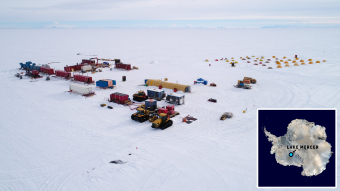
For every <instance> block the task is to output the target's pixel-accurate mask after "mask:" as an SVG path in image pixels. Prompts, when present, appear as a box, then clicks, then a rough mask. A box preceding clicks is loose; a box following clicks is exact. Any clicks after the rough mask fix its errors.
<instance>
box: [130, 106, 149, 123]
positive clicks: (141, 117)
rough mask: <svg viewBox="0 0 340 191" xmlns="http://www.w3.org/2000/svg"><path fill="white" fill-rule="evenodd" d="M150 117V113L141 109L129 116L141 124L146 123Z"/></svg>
mask: <svg viewBox="0 0 340 191" xmlns="http://www.w3.org/2000/svg"><path fill="white" fill-rule="evenodd" d="M149 116H150V111H149V110H147V109H143V108H137V112H136V113H134V114H132V115H131V119H132V120H135V121H139V122H141V123H143V122H144V121H147V120H148V119H149Z"/></svg>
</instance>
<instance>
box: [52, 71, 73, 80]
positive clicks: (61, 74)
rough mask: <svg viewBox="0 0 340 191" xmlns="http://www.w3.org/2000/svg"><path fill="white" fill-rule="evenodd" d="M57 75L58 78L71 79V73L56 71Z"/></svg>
mask: <svg viewBox="0 0 340 191" xmlns="http://www.w3.org/2000/svg"><path fill="white" fill-rule="evenodd" d="M55 75H56V76H60V77H64V78H71V75H72V74H71V72H65V71H61V70H57V71H55Z"/></svg>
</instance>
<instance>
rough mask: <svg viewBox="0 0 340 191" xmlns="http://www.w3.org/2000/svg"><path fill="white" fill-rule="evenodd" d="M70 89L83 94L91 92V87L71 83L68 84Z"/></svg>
mask: <svg viewBox="0 0 340 191" xmlns="http://www.w3.org/2000/svg"><path fill="white" fill-rule="evenodd" d="M70 91H72V92H77V93H80V94H83V95H84V94H90V93H92V87H91V86H85V85H81V84H76V83H72V84H70Z"/></svg>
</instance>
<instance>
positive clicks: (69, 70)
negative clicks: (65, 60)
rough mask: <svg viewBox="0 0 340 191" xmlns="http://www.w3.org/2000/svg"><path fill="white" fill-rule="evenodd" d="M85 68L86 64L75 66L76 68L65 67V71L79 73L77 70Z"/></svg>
mask: <svg viewBox="0 0 340 191" xmlns="http://www.w3.org/2000/svg"><path fill="white" fill-rule="evenodd" d="M82 66H84V64H79V65H74V66H65V67H64V70H65V71H66V72H72V69H73V71H77V70H81V67H82Z"/></svg>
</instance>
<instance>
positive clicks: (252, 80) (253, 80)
mask: <svg viewBox="0 0 340 191" xmlns="http://www.w3.org/2000/svg"><path fill="white" fill-rule="evenodd" d="M243 80H249V81H250V83H252V84H256V79H254V78H251V77H244V78H243Z"/></svg>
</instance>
